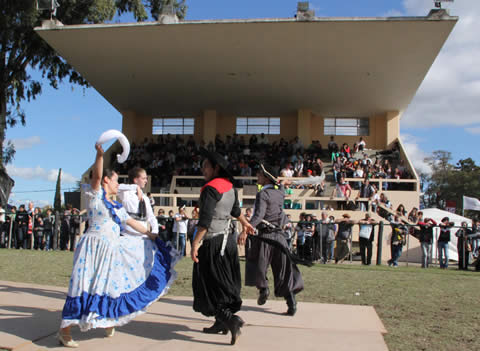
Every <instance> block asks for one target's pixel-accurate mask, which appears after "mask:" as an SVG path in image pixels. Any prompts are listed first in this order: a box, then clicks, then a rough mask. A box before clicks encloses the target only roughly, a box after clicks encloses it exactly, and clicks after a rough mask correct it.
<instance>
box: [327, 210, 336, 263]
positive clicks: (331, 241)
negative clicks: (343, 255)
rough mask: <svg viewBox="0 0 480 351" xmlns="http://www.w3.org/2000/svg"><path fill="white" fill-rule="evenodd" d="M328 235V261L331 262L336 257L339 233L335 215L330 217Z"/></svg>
mask: <svg viewBox="0 0 480 351" xmlns="http://www.w3.org/2000/svg"><path fill="white" fill-rule="evenodd" d="M328 219H329V221H328V236H327V255H326V259H327V262H330V261H331V260H333V259H334V257H335V253H334V252H335V237H336V234H337V225H336V224H335V217H334V216H330V217H328Z"/></svg>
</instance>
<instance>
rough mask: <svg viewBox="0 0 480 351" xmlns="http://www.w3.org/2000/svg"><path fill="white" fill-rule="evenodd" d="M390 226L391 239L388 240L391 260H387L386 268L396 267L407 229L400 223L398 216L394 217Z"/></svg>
mask: <svg viewBox="0 0 480 351" xmlns="http://www.w3.org/2000/svg"><path fill="white" fill-rule="evenodd" d="M390 225H391V226H392V237H391V239H390V248H391V255H392V258H391V259H390V260H388V266H389V267H390V266H392V265H393V267H398V260H399V259H400V256H402V248H403V245H404V244H405V238H406V235H407V228H406V227H405V225H404V224H403V223H402V222H401V221H400V218H399V216H398V214H396V215H395V217H394V219H393V221H391V222H390Z"/></svg>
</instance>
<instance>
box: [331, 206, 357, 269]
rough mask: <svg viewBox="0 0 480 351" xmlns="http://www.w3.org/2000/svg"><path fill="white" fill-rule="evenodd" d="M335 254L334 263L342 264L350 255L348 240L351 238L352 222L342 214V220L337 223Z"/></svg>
mask: <svg viewBox="0 0 480 351" xmlns="http://www.w3.org/2000/svg"><path fill="white" fill-rule="evenodd" d="M337 223H338V233H337V236H336V240H337V252H336V254H335V263H338V262H339V261H340V262H343V260H344V259H345V258H346V257H347V256H348V255H349V254H350V238H351V237H352V227H353V224H354V222H353V221H352V220H350V215H349V214H348V213H344V214H343V215H342V219H341V220H339V221H338V222H337Z"/></svg>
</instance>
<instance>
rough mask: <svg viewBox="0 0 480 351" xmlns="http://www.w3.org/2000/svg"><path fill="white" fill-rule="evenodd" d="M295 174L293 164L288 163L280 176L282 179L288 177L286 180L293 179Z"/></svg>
mask: <svg viewBox="0 0 480 351" xmlns="http://www.w3.org/2000/svg"><path fill="white" fill-rule="evenodd" d="M293 173H294V170H293V167H292V164H291V163H290V162H288V163H287V164H286V165H285V168H284V169H282V170H281V171H280V176H281V177H286V178H291V177H293Z"/></svg>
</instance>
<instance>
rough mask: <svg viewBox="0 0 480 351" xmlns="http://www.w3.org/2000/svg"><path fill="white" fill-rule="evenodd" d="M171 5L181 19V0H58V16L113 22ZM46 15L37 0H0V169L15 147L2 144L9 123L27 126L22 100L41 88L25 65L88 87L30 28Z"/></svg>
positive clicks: (53, 83) (183, 9) (68, 20)
mask: <svg viewBox="0 0 480 351" xmlns="http://www.w3.org/2000/svg"><path fill="white" fill-rule="evenodd" d="M170 6H173V8H174V9H175V10H176V13H177V16H178V17H179V18H181V19H182V18H184V17H185V13H186V9H187V7H186V5H185V0H81V1H78V0H62V1H60V7H59V8H58V9H57V11H56V18H57V19H58V20H59V21H60V22H62V23H63V24H66V25H68V24H88V23H103V22H106V21H111V20H112V19H113V18H114V16H115V15H116V14H119V15H121V14H123V13H127V12H130V13H132V14H133V16H134V18H135V19H136V20H137V21H144V20H146V19H148V14H147V9H149V10H150V16H151V17H152V18H154V19H158V16H159V14H161V13H162V11H165V10H166V9H167V8H168V7H170ZM49 17H50V16H49V14H48V13H47V14H46V13H42V12H40V11H38V10H37V9H36V1H35V0H0V169H3V168H4V165H5V164H6V163H8V162H10V161H11V160H12V159H13V157H14V155H15V150H14V148H13V145H12V144H9V145H8V144H7V145H4V141H5V132H6V129H7V127H13V126H15V125H16V124H17V123H20V124H22V125H25V123H26V115H25V113H24V111H23V110H22V103H23V102H25V101H30V100H32V99H35V98H36V97H37V96H38V95H39V94H41V92H42V85H41V82H40V81H38V80H35V79H33V78H32V77H31V76H30V75H29V73H28V72H29V69H36V70H38V71H40V72H41V73H42V77H43V78H46V79H47V80H48V82H49V84H50V85H51V86H52V87H54V88H57V87H58V84H59V82H62V81H64V80H67V79H68V81H69V82H70V83H73V84H79V85H81V86H88V82H87V81H86V80H85V79H83V78H82V76H81V75H80V74H79V73H77V72H76V71H75V70H74V69H73V68H72V67H71V66H70V65H69V64H68V63H67V62H65V60H63V59H62V58H61V57H59V56H57V54H56V52H55V51H54V50H53V49H52V48H51V47H50V46H48V44H47V43H45V42H44V41H43V40H42V39H41V38H40V37H39V36H38V35H37V34H36V33H35V31H34V27H35V26H39V25H41V21H42V19H46V18H49Z"/></svg>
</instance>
